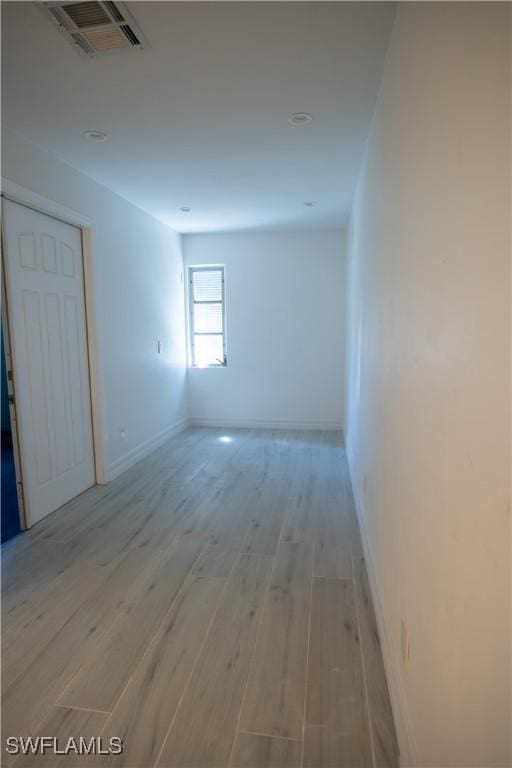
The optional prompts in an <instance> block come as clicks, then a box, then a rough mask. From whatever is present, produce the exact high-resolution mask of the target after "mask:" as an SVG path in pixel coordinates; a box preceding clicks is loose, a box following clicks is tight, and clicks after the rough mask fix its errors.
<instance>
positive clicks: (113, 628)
mask: <svg viewBox="0 0 512 768" xmlns="http://www.w3.org/2000/svg"><path fill="white" fill-rule="evenodd" d="M182 538H183V537H181V536H176V537H175V539H174V541H176V542H177V543H179V541H180V540H181V539H182ZM206 546H207V544H206V543H205V545H204V546H203V547H201V548H200V549H199V551H198V554H197V555H196V557H195V558H194V560H193V561H192V562H191V565H190V567H189V569H188V571H187V574H186V576H185V578H184V579H183V582H182V584H181V586H180V587H179V589H178V590H177V592H176V594H175V595H174V598H173V600H172V602H171V604H170V606H169V608H168V609H167V610H166V611H165V612H164V615H163V616H162V618H161V619H160V621H159V622H158V623H157V625H156V627H155V629H154V631H153V632H152V633H151V635H150V637H149V639H148V641H147V644H146V646H145V648H144V651H143V653H142V655H141V657H140V659H139V660H138V661H137V664H136V666H137V665H138V664H139V663H140V662H141V661H142V658H143V656H144V655H145V653H146V651H147V650H148V648H149V646H150V645H151V642H152V640H153V638H154V637H155V635H156V634H157V632H158V630H159V629H160V627H161V626H162V624H163V622H164V621H165V619H166V618H167V616H168V614H169V612H170V611H171V610H172V607H173V605H175V603H176V600H177V599H178V596H179V595H180V593H181V592H182V590H183V587H184V585H185V582H186V581H187V579H188V578H189V576H190V575H191V574H192V572H193V569H194V567H195V565H196V563H197V562H198V560H199V558H200V557H201V555H202V553H203V551H204V550H205V549H206ZM160 560H161V565H162V567H163V565H164V563H165V556H164V554H163V553H162V555H161V556H160ZM157 573H158V572H157ZM154 575H157V574H150V576H149V577H148V578H147V579H145V580H143V581H142V582H141V584H140V587H139V590H138V593H137V594H139V593H142V592H143V590H144V588H145V586H146V584H147V582H148V581H150V580H151V579H152V578H153V577H154ZM121 619H122V614H120V615H119V616H118V617H117V620H116V621H115V622H114V624H113V625H112V627H111V631H113V630H114V631H115V627H116V624H117V623H119V621H120V620H121ZM80 673H81V669H79V670H78V671H77V673H76V675H75V676H74V678H72V679H71V680H70V681H69V682H68V685H67V686H66V687H65V688H64V690H63V691H62V692H61V694H60V696H59V697H58V699H57V702H56V703H58V702H59V701H60V700H61V699H62V697H63V696H64V695H65V692H66V690H67V688H69V686H70V685H71V683H72V682H73V680H74V679H75V678H76V676H77V675H79V674H80ZM132 677H133V673H132V674H131V675H129V679H131V678H132ZM128 682H129V681H128ZM127 685H128V683H126V685H124V686H123V688H122V691H121V693H120V694H119V696H118V698H117V699H116V702H115V703H114V705H113V707H112V709H110V710H106V711H107V712H108V713H109V714H111V713H112V712H113V711H114V709H115V704H116V703H117V700H118V699H120V698H121V696H122V694H123V693H124V691H125V690H126V687H127ZM64 706H67V705H64ZM76 708H77V709H88V708H87V707H76ZM96 711H104V710H96Z"/></svg>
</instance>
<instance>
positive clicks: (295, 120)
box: [288, 112, 313, 125]
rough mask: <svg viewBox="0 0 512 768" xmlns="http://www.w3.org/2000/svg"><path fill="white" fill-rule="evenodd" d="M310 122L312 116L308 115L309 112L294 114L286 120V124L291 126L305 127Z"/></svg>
mask: <svg viewBox="0 0 512 768" xmlns="http://www.w3.org/2000/svg"><path fill="white" fill-rule="evenodd" d="M312 120H313V116H312V115H310V114H309V112H296V113H295V114H294V115H292V116H291V117H290V118H288V122H289V123H290V124H291V125H307V124H308V123H310V122H311V121H312Z"/></svg>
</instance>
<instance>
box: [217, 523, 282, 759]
mask: <svg viewBox="0 0 512 768" xmlns="http://www.w3.org/2000/svg"><path fill="white" fill-rule="evenodd" d="M281 534H282V527H281V533H280V537H281ZM278 548H279V545H278V547H277V549H278ZM277 549H276V552H277ZM240 554H242V553H240ZM275 565H276V555H273V556H272V568H271V570H270V576H269V580H268V586H267V594H266V595H265V599H264V600H263V605H262V607H261V615H260V618H259V621H258V626H257V627H256V639H255V642H254V647H253V649H252V654H251V661H250V664H249V668H248V671H247V678H246V680H245V686H244V691H243V694H242V701H241V702H240V709H239V710H238V719H237V723H236V728H235V734H234V736H233V741H232V743H231V749H230V752H229V758H228V762H227V764H228V766H229V765H230V764H231V759H232V757H233V751H234V749H235V744H236V737H237V736H238V733H241V731H240V718H241V716H242V709H243V707H244V702H245V696H246V693H247V684H248V682H249V679H250V677H251V672H252V667H253V664H254V656H255V654H256V646H257V644H258V638H259V635H260V631H261V624H262V621H263V616H264V614H265V608H266V605H267V601H268V596H269V594H270V585H271V584H272V578H273V576H274V569H275ZM248 732H249V731H248ZM260 735H263V734H260Z"/></svg>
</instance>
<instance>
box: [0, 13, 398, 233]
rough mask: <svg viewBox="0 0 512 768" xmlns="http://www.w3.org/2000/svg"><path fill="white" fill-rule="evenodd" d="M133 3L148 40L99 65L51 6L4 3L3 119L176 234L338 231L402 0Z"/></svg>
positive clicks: (109, 57)
mask: <svg viewBox="0 0 512 768" xmlns="http://www.w3.org/2000/svg"><path fill="white" fill-rule="evenodd" d="M129 8H130V10H131V12H132V14H133V15H134V17H135V19H136V21H137V22H138V24H139V26H140V28H141V29H142V32H143V33H144V34H145V36H146V37H147V38H148V40H149V43H150V45H151V48H150V49H147V50H145V51H143V52H139V51H130V52H123V53H120V54H117V55H111V56H108V57H103V58H97V59H93V60H91V59H84V58H81V57H80V56H79V55H78V54H77V53H76V52H75V51H74V50H73V48H72V47H71V46H70V44H69V43H68V42H67V41H66V39H65V38H64V37H63V36H62V35H61V34H60V33H59V31H58V30H57V29H56V28H55V27H54V26H53V24H52V22H51V20H50V19H49V18H46V16H45V14H44V13H43V11H42V9H41V8H36V7H35V6H34V5H33V4H32V3H27V2H8V3H2V33H3V48H2V64H3V66H2V75H3V89H2V97H3V110H4V111H3V115H4V116H5V117H6V118H7V120H8V122H9V124H10V125H11V126H12V127H13V128H14V129H16V130H18V131H19V132H20V133H22V134H23V135H25V136H26V137H27V138H29V139H31V140H32V141H34V142H36V143H37V144H40V145H42V146H43V147H45V148H46V149H48V150H51V151H52V152H54V153H55V154H56V155H58V156H59V157H61V158H62V159H63V160H65V161H66V162H68V163H70V164H71V165H73V166H74V167H75V168H78V169H79V170H81V171H83V172H85V173H87V174H88V175H89V176H92V177H93V178H94V179H96V180H97V181H99V182H101V183H102V184H105V185H106V186H107V187H110V188H111V189H112V190H114V191H115V192H117V193H118V194H120V195H122V196H123V197H125V198H127V199H128V200H130V201H132V202H133V203H135V204H136V205H138V206H140V207H141V208H143V209H145V210H146V211H148V212H150V213H151V214H153V215H154V216H156V217H157V218H159V219H161V220H163V221H165V222H167V223H168V224H170V225H171V226H172V227H174V228H175V229H177V230H178V231H180V232H205V231H221V230H241V229H257V228H287V227H310V226H312V227H336V226H342V225H344V224H345V223H346V220H347V215H348V213H349V210H350V205H351V201H352V196H353V193H354V188H355V184H356V180H357V174H358V170H359V166H360V163H361V159H362V155H363V151H364V144H365V141H366V137H367V134H368V130H369V126H370V121H371V116H372V112H373V107H374V104H375V99H376V94H377V89H378V85H379V80H380V75H381V72H382V68H383V63H384V57H385V53H386V48H387V43H388V39H389V34H390V30H391V26H392V23H393V15H394V4H393V3H387V2H375V3H373V2H355V3H350V2H223V3H217V2H200V3H196V2H177V3H174V2H130V3H129ZM294 112H310V113H311V114H312V115H313V117H314V120H313V122H312V123H311V124H310V125H306V126H302V127H293V126H291V125H290V124H289V123H288V118H289V117H290V115H291V114H293V113H294ZM87 129H97V130H100V131H104V132H105V133H107V134H108V136H109V139H108V141H107V142H105V143H103V144H99V143H93V142H90V141H87V140H86V139H85V138H84V137H83V136H82V132H83V131H84V130H87ZM309 200H315V201H318V205H317V206H315V207H313V208H306V207H304V206H303V202H304V201H309ZM180 206H190V207H191V208H192V211H191V213H189V214H183V213H181V212H180V211H179V208H180Z"/></svg>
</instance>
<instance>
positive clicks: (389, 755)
mask: <svg viewBox="0 0 512 768" xmlns="http://www.w3.org/2000/svg"><path fill="white" fill-rule="evenodd" d="M2 593H3V599H2V619H3V621H2V725H3V729H2V731H3V739H4V755H3V759H2V765H9V766H11V765H13V766H15V768H21V766H34V765H39V766H47V767H48V768H55V767H58V766H67V768H73V766H80V765H83V766H85V765H87V766H98V767H99V768H102V767H103V766H119V768H150V767H153V766H158V768H166V767H167V768H171V766H174V768H185V767H188V768H221V767H224V766H225V767H227V766H233V767H240V768H241V767H242V766H250V767H251V768H299V766H308V768H324V766H325V767H327V766H328V767H329V768H392V767H393V766H397V765H398V748H397V742H396V736H395V730H394V725H393V718H392V714H391V707H390V702H389V695H388V689H387V684H386V678H385V674H384V668H383V664H382V655H381V650H380V645H379V639H378V634H377V625H376V621H375V615H374V611H373V607H372V602H371V595H370V591H369V586H368V580H367V574H366V569H365V564H364V559H363V551H362V548H361V540H360V536H359V530H358V525H357V518H356V515H355V511H354V505H353V499H352V492H351V488H350V481H349V478H348V473H347V464H346V459H345V454H344V450H343V444H342V437H341V433H338V432H314V431H304V432H300V431H281V430H232V431H227V430H218V429H200V428H196V429H189V430H187V431H185V432H183V433H181V434H180V435H178V436H177V437H175V438H174V439H173V440H171V441H169V442H168V443H167V444H166V445H165V446H163V447H162V448H160V449H158V450H157V451H155V452H154V453H153V454H152V455H151V456H149V457H148V458H146V459H144V460H143V461H142V462H140V463H139V464H137V465H136V466H135V467H133V468H132V469H130V470H129V471H128V472H126V473H125V474H124V475H122V476H121V477H119V478H117V479H116V480H115V481H113V482H112V483H110V484H109V485H107V486H95V487H94V488H91V489H90V490H89V491H87V492H86V493H84V494H82V495H81V496H79V497H78V498H77V499H74V500H73V501H72V502H70V503H69V504H67V505H66V506H65V507H63V508H62V509H60V510H58V511H57V512H56V513H54V514H53V515H51V516H50V517H48V518H47V519H46V520H44V521H42V522H41V523H40V524H39V525H37V526H35V527H34V528H33V529H32V530H31V531H30V532H28V533H26V534H23V535H22V536H20V537H18V538H17V539H15V540H14V541H12V542H10V543H9V544H7V545H6V546H4V547H3V550H2ZM21 735H23V736H28V735H32V736H37V735H44V736H55V737H58V738H59V742H60V744H61V746H62V745H63V744H65V742H66V741H67V739H68V738H69V737H75V738H77V739H78V737H80V736H84V737H86V738H91V737H93V736H101V737H102V739H103V740H104V743H106V742H107V741H108V739H109V738H110V737H111V736H118V737H120V738H122V740H123V745H124V750H123V753H122V754H121V755H117V756H114V755H109V756H106V755H103V756H88V757H87V756H86V757H70V756H55V755H52V754H49V753H47V754H46V755H45V756H41V755H26V756H18V757H15V758H13V757H12V756H10V755H8V754H7V753H6V752H5V739H6V737H7V736H21Z"/></svg>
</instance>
